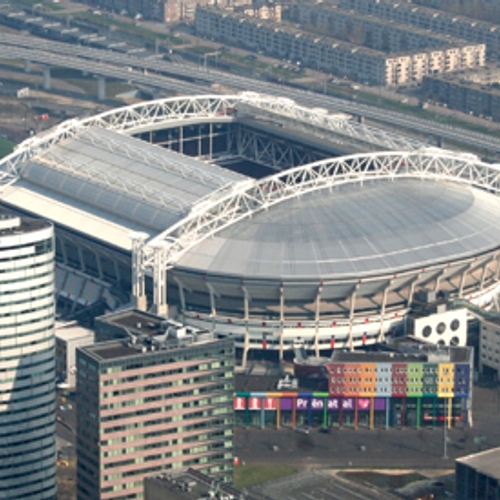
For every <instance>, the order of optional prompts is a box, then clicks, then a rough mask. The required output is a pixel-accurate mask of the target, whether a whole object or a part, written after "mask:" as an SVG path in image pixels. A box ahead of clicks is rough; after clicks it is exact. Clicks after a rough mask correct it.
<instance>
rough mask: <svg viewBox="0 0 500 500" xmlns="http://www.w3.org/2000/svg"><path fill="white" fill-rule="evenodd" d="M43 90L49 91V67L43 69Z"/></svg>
mask: <svg viewBox="0 0 500 500" xmlns="http://www.w3.org/2000/svg"><path fill="white" fill-rule="evenodd" d="M43 88H44V90H50V68H49V66H44V67H43Z"/></svg>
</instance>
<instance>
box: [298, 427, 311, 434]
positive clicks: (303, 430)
mask: <svg viewBox="0 0 500 500" xmlns="http://www.w3.org/2000/svg"><path fill="white" fill-rule="evenodd" d="M295 431H296V432H298V433H299V434H309V429H308V428H307V427H297V429H295Z"/></svg>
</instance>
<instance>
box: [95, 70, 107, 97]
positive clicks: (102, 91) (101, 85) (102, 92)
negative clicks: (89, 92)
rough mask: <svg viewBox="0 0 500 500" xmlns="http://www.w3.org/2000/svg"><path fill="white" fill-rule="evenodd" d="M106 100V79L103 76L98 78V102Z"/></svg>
mask: <svg viewBox="0 0 500 500" xmlns="http://www.w3.org/2000/svg"><path fill="white" fill-rule="evenodd" d="M104 99H106V79H105V78H104V77H103V76H98V77H97V100H98V101H104Z"/></svg>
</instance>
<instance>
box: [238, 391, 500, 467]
mask: <svg viewBox="0 0 500 500" xmlns="http://www.w3.org/2000/svg"><path fill="white" fill-rule="evenodd" d="M499 424H500V389H499V388H497V387H496V385H495V386H475V387H474V404H473V427H471V428H468V429H463V428H459V427H458V428H453V429H448V430H447V432H446V448H445V432H444V428H443V427H437V428H435V429H432V428H422V429H412V428H405V429H399V428H393V429H388V430H386V429H373V430H370V429H357V430H355V429H351V428H349V429H336V428H332V429H331V431H330V433H329V434H323V433H320V432H319V429H311V430H310V432H309V434H301V433H298V432H296V431H294V430H293V429H274V428H266V429H260V428H248V429H245V428H242V427H239V428H237V429H236V431H235V456H237V457H238V458H239V460H240V463H245V464H246V465H266V464H269V465H271V464H286V465H290V466H292V467H295V468H297V469H299V470H310V469H315V468H364V467H366V468H394V467H396V468H404V469H430V468H436V469H454V468H455V459H456V458H458V457H462V456H466V455H469V454H472V453H476V452H478V451H482V450H485V449H488V448H494V447H499V446H500V425H499ZM445 453H446V458H445Z"/></svg>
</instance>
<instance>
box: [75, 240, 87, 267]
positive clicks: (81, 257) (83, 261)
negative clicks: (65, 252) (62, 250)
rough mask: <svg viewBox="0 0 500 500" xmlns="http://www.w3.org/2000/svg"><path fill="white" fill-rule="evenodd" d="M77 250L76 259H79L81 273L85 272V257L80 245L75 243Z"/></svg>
mask: <svg viewBox="0 0 500 500" xmlns="http://www.w3.org/2000/svg"><path fill="white" fill-rule="evenodd" d="M76 248H77V250H78V260H79V261H80V270H81V271H82V272H83V273H86V272H87V269H86V267H85V257H84V256H83V250H82V247H81V246H80V245H77V247H76Z"/></svg>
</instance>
